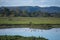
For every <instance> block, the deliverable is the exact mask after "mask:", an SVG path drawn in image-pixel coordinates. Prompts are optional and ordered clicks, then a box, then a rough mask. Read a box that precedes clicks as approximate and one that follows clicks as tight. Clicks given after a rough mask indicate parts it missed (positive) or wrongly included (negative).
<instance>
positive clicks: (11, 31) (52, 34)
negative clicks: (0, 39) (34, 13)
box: [0, 28, 60, 40]
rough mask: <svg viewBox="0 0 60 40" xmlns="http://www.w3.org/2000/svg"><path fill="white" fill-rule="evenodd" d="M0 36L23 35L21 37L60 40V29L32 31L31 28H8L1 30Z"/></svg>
mask: <svg viewBox="0 0 60 40" xmlns="http://www.w3.org/2000/svg"><path fill="white" fill-rule="evenodd" d="M0 35H21V36H26V37H28V36H35V37H39V36H40V37H44V38H47V39H49V40H60V28H53V29H50V30H41V29H31V28H8V29H0Z"/></svg>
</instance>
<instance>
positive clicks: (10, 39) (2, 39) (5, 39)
mask: <svg viewBox="0 0 60 40" xmlns="http://www.w3.org/2000/svg"><path fill="white" fill-rule="evenodd" d="M0 40H48V39H46V38H43V37H23V36H0Z"/></svg>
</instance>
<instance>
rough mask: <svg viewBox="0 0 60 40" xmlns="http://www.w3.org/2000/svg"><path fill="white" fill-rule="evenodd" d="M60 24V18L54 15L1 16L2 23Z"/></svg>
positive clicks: (0, 21) (0, 22)
mask: <svg viewBox="0 0 60 40" xmlns="http://www.w3.org/2000/svg"><path fill="white" fill-rule="evenodd" d="M30 23H32V24H60V18H53V17H9V18H8V17H0V24H30Z"/></svg>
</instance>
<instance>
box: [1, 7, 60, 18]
mask: <svg viewBox="0 0 60 40" xmlns="http://www.w3.org/2000/svg"><path fill="white" fill-rule="evenodd" d="M18 16H20V17H60V13H56V12H55V13H47V12H41V11H40V10H39V11H35V12H28V11H27V10H10V9H8V8H5V7H4V8H3V10H2V11H1V12H0V17H18Z"/></svg>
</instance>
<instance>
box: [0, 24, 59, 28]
mask: <svg viewBox="0 0 60 40" xmlns="http://www.w3.org/2000/svg"><path fill="white" fill-rule="evenodd" d="M2 28H36V29H52V28H60V24H0V29H2Z"/></svg>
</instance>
